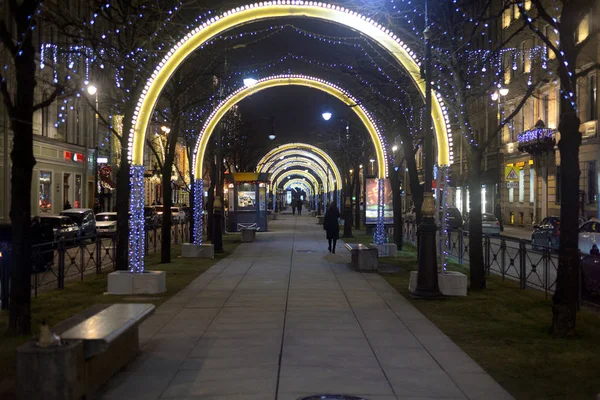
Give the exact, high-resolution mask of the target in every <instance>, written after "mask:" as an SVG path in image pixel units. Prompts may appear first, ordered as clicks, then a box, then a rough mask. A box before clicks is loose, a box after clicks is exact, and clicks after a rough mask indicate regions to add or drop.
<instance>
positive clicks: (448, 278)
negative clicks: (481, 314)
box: [408, 271, 467, 296]
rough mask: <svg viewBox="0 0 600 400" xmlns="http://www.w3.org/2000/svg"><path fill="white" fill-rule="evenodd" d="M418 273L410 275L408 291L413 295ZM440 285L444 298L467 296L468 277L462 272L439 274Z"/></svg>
mask: <svg viewBox="0 0 600 400" xmlns="http://www.w3.org/2000/svg"><path fill="white" fill-rule="evenodd" d="M417 275H418V272H417V271H412V272H411V273H410V281H409V283H408V290H409V291H410V292H411V293H412V292H414V291H415V289H416V287H417ZM438 285H439V287H440V292H442V294H443V295H444V296H466V295H467V276H466V275H465V274H463V273H462V272H456V271H446V272H444V273H443V274H441V273H440V274H438Z"/></svg>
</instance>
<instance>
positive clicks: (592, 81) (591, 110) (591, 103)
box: [587, 75, 598, 121]
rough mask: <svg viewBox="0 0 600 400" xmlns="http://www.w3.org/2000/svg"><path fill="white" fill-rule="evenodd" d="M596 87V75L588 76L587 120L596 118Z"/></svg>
mask: <svg viewBox="0 0 600 400" xmlns="http://www.w3.org/2000/svg"><path fill="white" fill-rule="evenodd" d="M597 94H598V88H597V86H596V75H590V76H588V115H587V117H588V119H587V120H588V121H595V120H597V119H598V98H597Z"/></svg>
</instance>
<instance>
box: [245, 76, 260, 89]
mask: <svg viewBox="0 0 600 400" xmlns="http://www.w3.org/2000/svg"><path fill="white" fill-rule="evenodd" d="M257 82H258V81H257V80H256V79H254V78H245V79H244V86H247V87H252V86H254V85H256V83H257Z"/></svg>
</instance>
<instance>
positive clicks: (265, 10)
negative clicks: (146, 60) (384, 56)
mask: <svg viewBox="0 0 600 400" xmlns="http://www.w3.org/2000/svg"><path fill="white" fill-rule="evenodd" d="M285 17H305V18H309V19H318V20H324V21H328V22H331V23H335V24H338V25H342V26H345V27H347V28H349V29H352V30H354V31H358V32H360V33H361V34H363V35H364V36H366V37H369V38H370V39H372V40H374V41H375V42H377V43H378V44H379V45H380V46H381V47H382V48H384V49H385V50H386V51H387V52H388V53H389V54H390V55H391V56H392V57H393V58H394V59H395V60H396V61H398V63H399V64H400V65H402V66H403V67H404V69H405V70H406V71H407V73H408V75H409V76H410V77H411V78H412V80H413V82H414V83H415V85H416V86H417V88H418V89H419V91H420V92H421V95H423V96H424V93H425V81H424V80H423V79H422V78H421V74H420V68H419V61H418V59H417V58H416V56H415V54H414V53H413V52H412V50H410V49H409V47H408V46H407V45H406V44H405V43H403V42H402V41H401V40H400V39H399V38H398V37H397V36H396V35H395V34H394V33H393V32H391V31H390V30H388V29H386V28H385V27H383V26H381V25H380V24H378V23H376V22H375V21H373V20H371V19H370V18H367V17H365V16H363V15H360V14H358V13H356V12H354V11H351V10H348V9H345V8H343V7H340V6H337V5H332V4H327V3H320V2H313V1H302V0H284V1H281V0H278V1H268V2H261V3H258V4H257V3H255V4H250V5H245V6H241V7H237V8H235V9H232V10H230V11H227V12H225V13H224V14H222V15H221V16H216V17H212V18H211V19H210V20H209V21H207V22H204V23H203V24H202V25H200V26H197V27H195V28H194V29H192V30H191V31H190V32H188V34H186V35H185V36H184V37H183V38H182V39H181V40H180V41H179V42H178V43H177V44H176V45H175V46H174V47H173V48H172V49H171V50H169V51H168V52H167V54H166V55H165V57H164V58H163V59H162V61H160V63H159V64H158V66H157V67H156V69H155V71H154V72H153V73H152V76H151V78H150V79H149V80H148V81H147V82H146V84H145V86H144V88H143V89H142V94H141V96H140V98H139V100H138V103H137V105H136V108H135V111H134V116H133V120H132V128H131V131H130V133H129V148H128V158H129V160H130V161H131V163H132V165H134V166H136V165H143V161H144V137H145V134H146V128H147V127H148V122H149V120H150V117H151V115H152V111H153V110H154V107H155V105H156V102H157V101H158V97H159V95H160V93H161V92H162V90H163V88H164V86H165V85H166V83H167V81H168V80H169V78H170V77H171V75H172V74H173V72H174V71H175V70H176V69H177V67H179V65H181V63H183V62H184V61H185V59H186V58H187V57H188V56H189V55H190V54H191V53H193V52H194V51H195V50H196V49H198V48H199V47H200V46H202V45H203V44H205V43H206V42H207V41H209V40H210V39H212V38H214V37H216V36H218V35H220V34H222V33H224V32H226V31H228V30H230V29H233V28H236V27H239V26H242V25H245V24H249V23H253V22H258V21H263V20H268V19H274V18H285ZM432 100H433V101H432V113H431V114H432V115H431V116H432V119H433V125H434V127H435V132H436V138H437V150H438V164H439V165H449V164H450V163H451V160H452V152H451V145H452V138H451V130H450V123H449V119H448V117H447V110H446V107H445V106H444V105H443V102H442V99H441V95H440V94H439V93H435V92H434V94H433V96H432ZM374 139H375V138H374ZM376 147H380V148H378V149H377V153H378V154H377V155H378V163H381V165H379V171H385V170H386V165H387V163H386V162H385V160H384V159H383V157H380V155H381V156H383V154H379V153H385V151H383V150H384V149H383V146H382V145H381V144H376ZM380 158H381V160H380ZM380 175H383V177H385V174H384V173H382V172H380ZM197 176H198V175H197Z"/></svg>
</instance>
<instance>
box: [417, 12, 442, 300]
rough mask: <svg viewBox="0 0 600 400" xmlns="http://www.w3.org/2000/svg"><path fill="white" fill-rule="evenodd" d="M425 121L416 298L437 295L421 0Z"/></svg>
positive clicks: (426, 35)
mask: <svg viewBox="0 0 600 400" xmlns="http://www.w3.org/2000/svg"><path fill="white" fill-rule="evenodd" d="M423 37H424V38H425V43H424V45H425V57H424V69H425V71H424V72H425V119H424V121H423V130H424V132H423V136H424V140H423V158H424V164H425V165H424V166H425V184H424V188H423V205H422V206H421V214H422V217H421V224H420V225H419V229H418V231H419V248H418V249H417V250H418V254H419V272H418V277H417V287H416V288H415V290H414V292H413V293H412V295H413V297H416V298H437V297H440V296H441V293H440V289H439V286H438V271H437V251H436V244H435V234H436V232H437V226H436V224H435V220H434V215H435V203H434V200H433V192H432V191H431V182H432V180H433V146H432V132H431V78H432V74H431V44H430V37H431V31H430V30H429V15H428V5H427V1H425V30H424V31H423Z"/></svg>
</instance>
